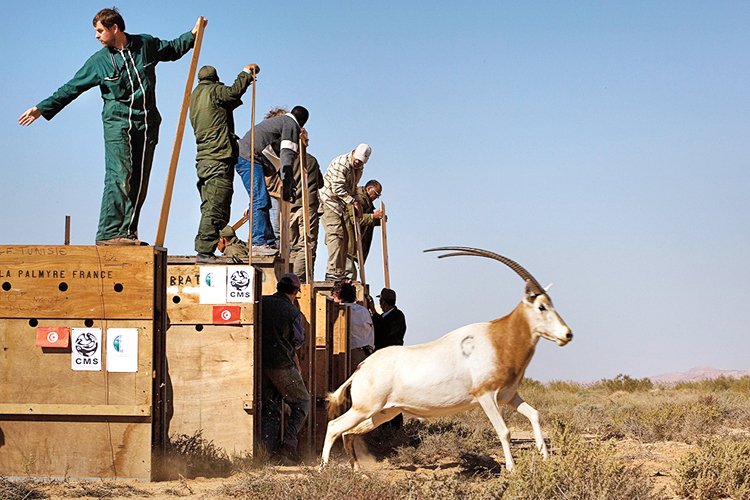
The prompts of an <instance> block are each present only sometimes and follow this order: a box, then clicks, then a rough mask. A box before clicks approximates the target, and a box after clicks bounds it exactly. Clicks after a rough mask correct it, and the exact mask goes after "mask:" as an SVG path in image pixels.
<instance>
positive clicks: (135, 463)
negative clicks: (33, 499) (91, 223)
mask: <svg viewBox="0 0 750 500" xmlns="http://www.w3.org/2000/svg"><path fill="white" fill-rule="evenodd" d="M165 278H166V253H165V251H164V249H161V248H154V247H95V246H31V245H7V246H0V471H2V473H3V474H4V475H8V476H35V477H76V478H80V477H96V478H135V479H143V480H149V479H151V478H152V477H153V474H154V468H153V458H152V454H154V455H156V456H158V454H159V453H160V452H161V451H162V450H163V448H164V445H165V439H164V438H165V434H164V423H165V422H164V406H163V404H162V403H163V395H164V391H163V387H164V384H163V382H164V366H163V358H164V356H163V345H164V344H163V342H164V331H165V327H166V322H165V319H166V318H165V314H164V311H165V307H166V304H165V296H164V290H165V287H164V285H165ZM82 328H87V329H91V330H88V332H93V334H91V335H88V336H86V335H82V336H81V339H79V342H78V343H77V344H76V345H74V343H73V338H72V336H73V335H74V334H75V333H76V332H81V330H78V329H82ZM115 328H122V329H126V330H125V332H126V333H123V330H113V329H115ZM66 332H67V333H68V334H70V335H71V337H70V338H69V339H68V342H67V343H62V342H61V340H60V339H62V338H64V337H65V334H66ZM97 332H98V333H97ZM97 335H98V338H97ZM134 337H135V338H137V352H135V353H133V351H130V353H131V354H128V352H127V351H129V349H130V348H131V347H132V346H133V345H134V344H132V343H131V344H128V343H127V342H132V339H133V338H134ZM124 339H130V340H128V341H126V340H124ZM45 342H46V343H47V344H48V345H51V347H43V346H41V345H39V346H38V344H40V343H41V344H44V343H45ZM97 344H98V345H97ZM110 344H111V346H112V347H110ZM110 355H111V359H110ZM118 356H124V358H122V357H120V358H118ZM118 359H119V362H122V360H123V359H125V360H126V367H125V368H123V366H122V365H118V364H117V363H118ZM81 364H83V365H87V366H88V368H93V370H91V371H77V370H74V369H73V368H74V367H78V368H80V365H81ZM122 370H124V371H122ZM154 452H156V453H154Z"/></svg>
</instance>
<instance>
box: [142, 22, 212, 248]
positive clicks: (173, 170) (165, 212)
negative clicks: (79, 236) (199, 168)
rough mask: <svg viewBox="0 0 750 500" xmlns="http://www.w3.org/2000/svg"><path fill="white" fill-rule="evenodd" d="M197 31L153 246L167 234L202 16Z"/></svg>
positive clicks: (193, 76)
mask: <svg viewBox="0 0 750 500" xmlns="http://www.w3.org/2000/svg"><path fill="white" fill-rule="evenodd" d="M198 20H199V21H200V22H199V23H198V33H196V34H195V43H194V44H193V57H192V59H190V69H189V70H188V77H187V82H186V83H185V93H184V95H183V96H182V107H181V108H180V117H179V119H178V121H177V134H175V137H174V144H173V145H172V158H171V159H170V160H169V170H168V171H167V183H166V185H165V186H164V198H163V199H162V202H161V215H160V216H159V227H158V229H157V230H156V241H155V242H154V246H157V247H163V246H164V238H165V237H166V235H167V220H168V219H169V207H170V205H171V204H172V191H173V189H174V178H175V175H176V174H177V162H178V161H179V159H180V148H182V137H183V136H184V135H185V120H186V118H187V112H188V106H189V105H190V93H191V92H192V90H193V81H194V80H195V71H196V69H197V67H198V57H199V56H200V53H201V43H203V31H204V29H205V26H204V25H205V20H204V19H203V16H200V17H199V18H198Z"/></svg>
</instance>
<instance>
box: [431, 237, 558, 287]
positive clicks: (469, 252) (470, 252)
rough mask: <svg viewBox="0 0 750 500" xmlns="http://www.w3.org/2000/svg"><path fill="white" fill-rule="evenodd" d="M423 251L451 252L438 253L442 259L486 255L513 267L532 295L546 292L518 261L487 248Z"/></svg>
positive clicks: (441, 248) (448, 248)
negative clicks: (527, 284)
mask: <svg viewBox="0 0 750 500" xmlns="http://www.w3.org/2000/svg"><path fill="white" fill-rule="evenodd" d="M424 251H425V252H451V253H446V254H444V255H438V259H442V258H443V257H461V256H467V257H469V256H474V257H487V258H488V259H493V260H498V261H500V262H502V263H503V264H505V265H506V266H508V267H509V268H511V269H513V270H514V271H515V272H516V274H518V275H519V276H520V277H521V278H522V279H523V280H524V281H528V282H529V285H530V287H531V292H532V293H533V294H534V295H543V294H546V293H547V292H546V291H545V290H544V287H542V285H540V284H539V282H538V281H537V280H536V278H534V277H533V276H532V275H531V273H530V272H528V271H527V270H526V269H524V267H523V266H522V265H521V264H519V263H518V262H516V261H514V260H512V259H509V258H508V257H504V256H502V255H500V254H497V253H495V252H490V251H489V250H482V249H481V248H471V247H438V248H428V249H427V250H424Z"/></svg>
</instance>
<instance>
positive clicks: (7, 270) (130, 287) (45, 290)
mask: <svg viewBox="0 0 750 500" xmlns="http://www.w3.org/2000/svg"><path fill="white" fill-rule="evenodd" d="M160 251H162V250H159V249H155V248H154V247H146V246H144V247H114V246H112V247H106V246H99V247H98V246H78V245H59V246H50V245H46V246H45V245H38V246H37V245H2V246H0V318H26V319H30V318H36V319H42V318H83V319H101V318H107V319H110V320H114V319H146V318H153V316H154V310H153V300H154V298H153V297H154V295H153V282H154V254H155V252H160Z"/></svg>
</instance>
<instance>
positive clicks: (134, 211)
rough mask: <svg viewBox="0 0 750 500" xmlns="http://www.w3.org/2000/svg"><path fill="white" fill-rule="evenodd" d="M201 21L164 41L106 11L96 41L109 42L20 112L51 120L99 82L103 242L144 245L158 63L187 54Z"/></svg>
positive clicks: (99, 17)
mask: <svg viewBox="0 0 750 500" xmlns="http://www.w3.org/2000/svg"><path fill="white" fill-rule="evenodd" d="M199 23H200V18H199V19H198V22H196V24H195V27H194V28H193V30H192V31H188V32H187V33H184V34H182V35H181V36H180V37H179V38H177V39H175V40H171V41H169V40H166V41H165V40H159V39H158V38H155V37H152V36H150V35H131V34H129V33H126V32H125V21H124V20H123V19H122V16H121V15H120V13H119V12H118V11H117V10H116V9H102V10H100V11H99V12H98V13H97V14H96V16H94V22H93V24H94V31H95V33H96V39H97V40H99V42H101V44H102V45H103V46H104V47H103V48H102V49H101V50H99V51H98V52H96V53H94V55H92V56H91V57H90V58H89V59H88V60H87V61H86V62H85V63H84V65H83V67H82V68H81V69H80V70H78V72H77V73H76V74H75V76H74V77H73V79H72V80H70V81H69V82H68V83H66V84H65V85H63V86H62V87H60V88H59V89H57V91H56V92H55V93H54V94H52V95H51V96H50V97H48V98H47V99H45V100H43V101H42V102H40V103H39V104H37V105H36V106H34V107H32V108H29V109H28V110H26V112H25V113H23V114H22V115H21V116H20V117H19V118H18V123H19V124H21V125H23V126H27V125H31V124H32V123H34V121H35V120H36V119H37V118H39V117H40V116H43V117H44V118H45V119H47V120H51V119H52V117H54V116H55V115H56V114H57V113H59V112H60V111H61V110H62V109H63V108H64V107H65V106H67V105H68V104H70V102H71V101H73V100H74V99H75V98H76V97H78V96H79V95H81V94H82V93H83V92H85V91H87V90H88V89H90V88H92V87H95V86H97V85H98V86H99V90H100V91H101V93H102V99H103V100H104V109H103V111H102V121H103V122H104V157H105V164H106V166H105V175H104V193H103V195H102V206H101V212H100V214H99V229H98V231H97V233H96V244H97V245H140V244H141V242H140V241H139V240H138V218H139V216H140V212H141V207H142V206H143V202H144V201H145V199H146V191H147V189H148V179H149V176H150V174H151V163H152V161H153V158H154V149H155V148H156V143H157V142H158V140H159V124H160V123H161V116H160V115H159V111H158V110H157V109H156V71H155V70H156V64H157V63H159V62H161V61H176V60H177V59H179V58H180V57H182V56H183V55H185V54H186V53H187V52H188V51H189V50H190V49H191V48H192V47H193V43H194V39H195V34H196V33H197V32H198V27H199ZM205 23H207V21H205ZM204 26H205V24H204Z"/></svg>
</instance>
